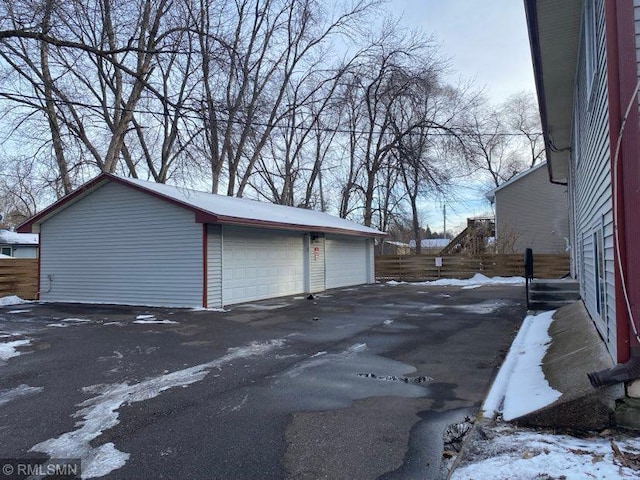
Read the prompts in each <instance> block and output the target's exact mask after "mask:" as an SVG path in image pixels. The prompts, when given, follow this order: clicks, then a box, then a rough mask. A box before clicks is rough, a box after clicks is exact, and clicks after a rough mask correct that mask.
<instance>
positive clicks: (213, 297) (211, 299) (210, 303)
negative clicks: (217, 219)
mask: <svg viewBox="0 0 640 480" xmlns="http://www.w3.org/2000/svg"><path fill="white" fill-rule="evenodd" d="M207 307H209V308H221V307H222V228H221V226H220V225H207Z"/></svg>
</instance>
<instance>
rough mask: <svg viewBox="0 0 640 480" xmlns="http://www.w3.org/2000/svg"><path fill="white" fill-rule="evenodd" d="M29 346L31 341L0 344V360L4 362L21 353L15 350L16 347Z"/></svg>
mask: <svg viewBox="0 0 640 480" xmlns="http://www.w3.org/2000/svg"><path fill="white" fill-rule="evenodd" d="M29 344H31V340H28V339H25V340H14V341H12V342H4V343H0V360H3V361H4V360H8V359H10V358H13V357H17V356H18V355H20V353H21V352H19V351H18V350H17V349H18V347H25V346H27V345H29Z"/></svg>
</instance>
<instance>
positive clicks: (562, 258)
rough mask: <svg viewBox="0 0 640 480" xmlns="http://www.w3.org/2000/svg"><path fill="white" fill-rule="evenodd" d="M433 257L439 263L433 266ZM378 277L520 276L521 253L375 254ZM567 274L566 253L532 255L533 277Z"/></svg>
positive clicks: (522, 266) (553, 276) (552, 276)
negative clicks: (479, 274) (439, 255)
mask: <svg viewBox="0 0 640 480" xmlns="http://www.w3.org/2000/svg"><path fill="white" fill-rule="evenodd" d="M436 258H441V259H442V266H441V267H437V266H436ZM375 260H376V278H377V279H378V280H414V281H421V280H437V279H438V278H461V279H462V278H470V277H472V276H473V275H475V274H476V273H482V274H483V275H486V276H487V277H496V276H500V277H515V276H520V277H521V276H524V255H503V254H496V255H479V256H468V255H447V256H443V257H437V256H435V255H379V256H376V258H375ZM568 273H569V256H568V255H550V254H535V253H534V255H533V275H534V277H535V278H561V277H563V276H565V275H566V274H568Z"/></svg>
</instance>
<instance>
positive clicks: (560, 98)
mask: <svg viewBox="0 0 640 480" xmlns="http://www.w3.org/2000/svg"><path fill="white" fill-rule="evenodd" d="M525 11H526V14H527V26H528V29H529V43H530V45H531V56H532V60H533V72H534V76H535V81H536V89H537V93H538V104H539V107H540V117H541V121H542V130H543V133H544V140H545V149H546V154H547V168H548V170H549V179H550V180H551V181H552V182H557V183H566V181H567V178H568V171H569V157H570V154H571V151H570V147H571V126H572V111H573V92H574V85H575V78H576V67H577V64H578V49H579V45H580V41H579V40H580V29H581V23H582V22H581V19H582V1H581V0H562V1H558V0H525Z"/></svg>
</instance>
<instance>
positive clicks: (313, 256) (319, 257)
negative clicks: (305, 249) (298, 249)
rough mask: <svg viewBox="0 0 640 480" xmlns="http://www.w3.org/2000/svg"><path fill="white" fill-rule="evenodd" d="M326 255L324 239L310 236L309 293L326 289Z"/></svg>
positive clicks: (319, 236) (318, 236)
mask: <svg viewBox="0 0 640 480" xmlns="http://www.w3.org/2000/svg"><path fill="white" fill-rule="evenodd" d="M324 275H325V253H324V237H323V236H321V235H318V234H313V235H311V236H310V243H309V292H310V293H317V292H322V291H324V289H325V277H324Z"/></svg>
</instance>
